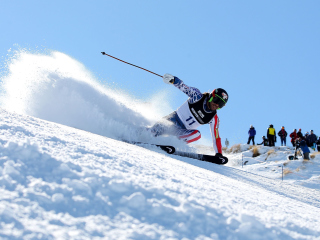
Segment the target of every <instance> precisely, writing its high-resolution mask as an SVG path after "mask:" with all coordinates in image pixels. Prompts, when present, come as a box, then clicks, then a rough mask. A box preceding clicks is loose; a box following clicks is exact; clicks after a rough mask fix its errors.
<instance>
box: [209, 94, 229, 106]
mask: <svg viewBox="0 0 320 240" xmlns="http://www.w3.org/2000/svg"><path fill="white" fill-rule="evenodd" d="M209 102H213V103H215V104H218V105H219V109H220V108H223V107H224V105H226V102H225V101H224V100H223V99H222V98H221V97H219V96H214V97H213V96H212V97H211V98H210V99H209Z"/></svg>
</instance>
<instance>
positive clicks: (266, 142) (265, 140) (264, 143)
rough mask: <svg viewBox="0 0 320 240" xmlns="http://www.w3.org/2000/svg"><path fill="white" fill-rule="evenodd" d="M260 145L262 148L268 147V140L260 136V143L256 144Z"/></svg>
mask: <svg viewBox="0 0 320 240" xmlns="http://www.w3.org/2000/svg"><path fill="white" fill-rule="evenodd" d="M262 144H263V146H269V140H268V139H267V138H266V137H265V136H262V143H258V145H262Z"/></svg>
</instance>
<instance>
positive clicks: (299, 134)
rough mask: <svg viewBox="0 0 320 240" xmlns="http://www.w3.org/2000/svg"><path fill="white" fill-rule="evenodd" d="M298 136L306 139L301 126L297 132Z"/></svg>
mask: <svg viewBox="0 0 320 240" xmlns="http://www.w3.org/2000/svg"><path fill="white" fill-rule="evenodd" d="M297 137H298V138H301V139H304V136H303V134H302V132H301V128H299V131H298V132H297Z"/></svg>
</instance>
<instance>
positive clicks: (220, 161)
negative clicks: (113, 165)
mask: <svg viewBox="0 0 320 240" xmlns="http://www.w3.org/2000/svg"><path fill="white" fill-rule="evenodd" d="M128 143H131V144H135V145H150V146H156V147H158V148H160V149H161V150H163V151H165V152H166V153H168V154H172V155H177V156H181V157H188V158H193V159H196V160H200V161H205V162H211V163H215V164H226V163H227V162H228V158H227V157H224V156H220V157H217V156H212V155H206V154H199V153H189V152H182V151H177V150H176V149H175V147H173V146H170V145H162V144H153V143H143V142H128Z"/></svg>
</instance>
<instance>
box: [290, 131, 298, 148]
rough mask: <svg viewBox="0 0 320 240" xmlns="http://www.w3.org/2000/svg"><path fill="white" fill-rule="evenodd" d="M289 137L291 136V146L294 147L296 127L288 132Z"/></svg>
mask: <svg viewBox="0 0 320 240" xmlns="http://www.w3.org/2000/svg"><path fill="white" fill-rule="evenodd" d="M290 137H291V143H292V146H293V147H295V146H296V139H297V137H298V136H297V129H293V132H292V133H290Z"/></svg>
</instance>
